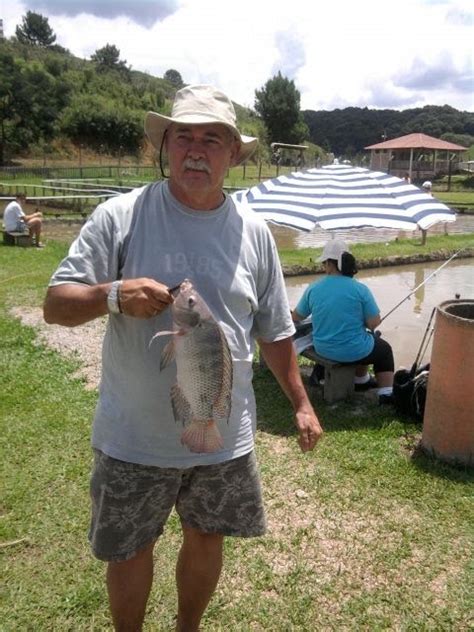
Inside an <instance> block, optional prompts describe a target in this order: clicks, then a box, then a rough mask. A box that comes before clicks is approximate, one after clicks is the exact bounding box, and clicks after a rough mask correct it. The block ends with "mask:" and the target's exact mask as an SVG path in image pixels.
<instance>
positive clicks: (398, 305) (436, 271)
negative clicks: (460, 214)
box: [380, 246, 468, 323]
mask: <svg viewBox="0 0 474 632" xmlns="http://www.w3.org/2000/svg"><path fill="white" fill-rule="evenodd" d="M467 247H468V246H463V247H462V248H461V249H460V250H458V251H457V252H455V253H454V255H452V256H451V257H449V259H448V260H447V261H445V262H444V263H443V264H441V265H440V266H439V268H436V270H435V271H434V272H432V273H431V274H430V275H429V276H428V277H426V279H425V280H424V281H422V282H421V283H420V284H419V285H417V286H416V288H415V289H413V290H412V291H411V292H410V293H409V294H407V295H406V296H405V298H403V299H402V300H401V301H400V302H399V303H397V304H396V305H395V307H392V309H391V310H390V311H389V312H387V313H386V314H385V316H384V317H383V318H382V320H381V321H380V322H381V323H382V322H383V321H384V320H385V319H386V318H387V316H390V314H393V312H394V311H395V310H396V309H398V308H399V307H400V305H402V304H403V303H404V302H405V301H407V300H408V299H409V298H410V297H411V296H412V295H413V294H414V293H415V292H416V291H417V290H419V289H420V287H423V286H424V285H425V283H428V281H429V280H430V279H431V277H434V276H435V274H437V273H438V272H439V271H440V270H442V269H443V268H444V267H445V266H447V265H448V263H449V262H450V261H452V260H453V259H454V258H455V257H457V256H458V254H459V253H460V252H462V251H463V250H466V248H467Z"/></svg>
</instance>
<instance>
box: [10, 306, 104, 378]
mask: <svg viewBox="0 0 474 632" xmlns="http://www.w3.org/2000/svg"><path fill="white" fill-rule="evenodd" d="M10 313H11V314H12V315H13V316H15V317H16V318H19V319H20V320H21V322H22V324H23V325H27V326H29V327H33V328H34V329H35V330H36V331H37V333H38V339H39V341H40V342H43V343H45V344H46V345H48V346H49V347H51V348H52V349H55V350H56V351H59V352H60V353H62V354H64V355H67V356H70V357H74V358H77V359H78V360H79V361H80V362H81V367H80V368H79V369H78V371H77V375H78V376H79V377H83V378H85V380H86V387H87V388H90V389H94V388H97V386H98V384H99V381H100V371H101V355H102V339H103V337H104V333H105V328H106V325H107V317H104V318H97V319H95V320H93V321H91V322H90V323H86V324H85V325H80V326H79V327H62V326H61V325H47V324H46V323H45V322H44V320H43V312H42V310H41V309H39V308H34V309H31V308H19V307H14V308H13V309H12V310H11V312H10Z"/></svg>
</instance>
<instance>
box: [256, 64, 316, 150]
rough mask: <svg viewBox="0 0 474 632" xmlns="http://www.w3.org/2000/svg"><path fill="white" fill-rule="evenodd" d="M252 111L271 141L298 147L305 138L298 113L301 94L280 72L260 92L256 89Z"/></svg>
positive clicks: (303, 125)
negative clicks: (257, 115) (261, 121)
mask: <svg viewBox="0 0 474 632" xmlns="http://www.w3.org/2000/svg"><path fill="white" fill-rule="evenodd" d="M255 110H256V111H257V112H258V114H260V116H261V117H262V119H263V122H264V123H265V126H266V128H267V130H268V136H269V139H270V142H279V143H291V144H298V143H301V142H302V141H303V140H304V139H305V138H307V137H308V134H309V130H308V127H307V125H306V124H305V123H304V121H303V117H302V114H301V111H300V93H299V91H298V90H297V89H296V87H295V84H294V81H290V80H289V79H287V78H286V77H283V76H282V75H281V73H280V72H279V73H278V74H277V75H275V76H274V77H273V78H272V79H269V80H268V81H267V83H266V84H265V85H264V86H263V88H262V89H261V90H255Z"/></svg>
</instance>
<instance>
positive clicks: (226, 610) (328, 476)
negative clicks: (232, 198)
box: [0, 241, 474, 632]
mask: <svg viewBox="0 0 474 632" xmlns="http://www.w3.org/2000/svg"><path fill="white" fill-rule="evenodd" d="M65 248H66V247H65V245H64V244H57V243H54V242H51V241H50V242H48V245H47V247H46V248H45V249H44V250H35V249H20V248H7V247H2V246H0V264H1V265H0V306H1V307H0V339H1V346H2V353H1V355H0V387H1V391H0V392H1V393H2V397H1V398H0V419H1V434H0V445H1V459H0V461H1V466H0V468H1V470H0V477H1V478H0V480H1V481H2V487H3V490H2V498H3V506H2V510H1V517H0V541H1V542H2V543H12V542H14V541H17V540H20V542H18V543H17V544H10V545H9V546H6V547H3V548H0V556H1V557H2V579H3V582H2V584H3V589H2V590H3V592H2V596H1V603H0V621H1V622H2V623H1V624H0V629H1V630H2V632H3V631H5V632H17V631H18V630H35V631H36V630H39V631H43V630H45V631H46V630H48V631H49V630H54V631H56V630H58V631H59V630H60V631H61V632H62V631H66V630H68V631H71V632H81V631H84V632H85V631H86V630H87V631H91V630H94V632H96V631H99V630H100V631H102V630H103V631H105V630H110V629H111V626H110V621H109V617H108V612H107V605H106V596H105V590H104V582H103V575H104V567H103V565H102V564H101V563H100V562H97V561H95V560H94V559H93V558H92V556H91V554H90V552H89V549H88V545H87V541H86V534H87V528H88V515H89V501H88V478H89V469H90V464H91V453H90V447H89V435H90V419H91V417H92V414H93V409H94V405H95V401H96V392H95V391H89V390H86V389H85V388H84V383H83V382H82V381H81V380H80V379H77V378H75V377H74V372H75V369H76V367H77V361H76V360H74V359H71V358H69V359H66V358H64V357H62V356H59V355H58V354H57V353H56V352H53V351H51V350H49V349H48V348H46V347H45V346H44V345H43V344H41V343H40V342H39V341H38V338H37V335H36V333H37V332H35V330H34V329H32V328H29V327H24V326H22V325H21V324H20V323H19V321H17V320H16V319H14V318H12V317H11V315H10V314H9V309H10V308H11V307H14V306H22V307H24V308H34V307H39V306H40V304H41V301H42V297H43V295H44V289H45V286H46V284H47V281H48V278H49V276H50V274H51V272H52V271H53V270H54V269H55V267H56V265H57V263H58V262H59V260H60V258H61V257H62V256H63V255H64V253H65ZM382 252H383V251H382ZM379 253H380V251H379ZM254 383H255V389H256V396H257V404H258V418H259V429H258V433H257V450H258V456H259V460H260V464H261V470H262V477H263V485H264V493H265V503H266V507H267V514H268V522H269V532H268V534H267V535H266V536H265V537H262V538H257V539H252V540H237V539H236V540H228V541H227V542H226V547H225V557H226V559H225V565H224V571H223V575H222V578H221V582H220V584H219V587H218V590H217V593H216V595H215V597H214V599H213V600H212V602H211V604H210V607H209V609H208V611H207V613H206V615H205V619H204V621H203V625H202V629H203V630H209V631H215V632H217V631H220V630H232V631H239V632H240V631H244V630H269V631H272V632H273V631H277V630H278V631H280V630H285V631H286V630H288V631H301V632H306V631H308V630H388V629H391V630H392V629H393V630H395V629H396V630H407V631H408V630H456V631H458V630H459V631H461V630H466V631H467V630H469V629H472V628H470V625H471V624H472V620H471V621H470V620H469V616H470V613H472V607H473V605H474V604H473V603H472V595H473V585H472V571H471V572H470V570H469V560H470V558H471V556H472V483H473V478H472V472H471V473H470V472H469V471H467V470H466V469H463V468H455V467H452V466H449V465H447V464H443V463H441V462H439V461H435V460H431V459H428V458H427V457H425V456H423V455H421V454H418V453H413V450H412V448H413V445H414V443H415V442H416V440H417V437H418V434H417V433H418V431H419V428H418V427H416V426H414V425H411V424H408V425H404V423H403V422H402V420H400V419H398V418H397V417H396V416H395V415H394V414H393V411H391V410H385V409H379V408H378V407H376V406H374V405H373V404H371V402H370V400H367V399H366V398H361V399H360V400H359V399H357V400H355V401H354V402H352V403H341V404H337V405H331V406H329V405H325V404H324V402H322V401H321V399H320V395H319V394H315V393H314V392H312V395H313V396H315V397H316V399H315V405H316V408H317V411H318V414H319V415H320V418H321V421H322V423H323V426H324V428H325V431H326V434H325V437H324V439H323V441H322V442H321V444H320V446H319V447H318V448H317V450H316V451H315V452H314V453H311V454H307V455H302V454H301V453H300V452H299V450H298V448H297V444H296V436H295V432H294V428H293V424H292V415H291V410H290V407H289V406H288V403H287V402H286V400H285V398H284V396H283V395H282V394H281V392H280V390H279V389H278V387H277V386H276V383H275V381H274V379H273V377H272V376H271V374H270V373H269V372H268V371H267V370H265V369H258V368H257V367H256V369H255V380H254ZM178 546H179V528H178V524H177V520H176V517H175V516H173V517H172V519H171V521H170V523H169V525H168V528H167V530H166V532H165V534H164V536H163V538H162V542H160V543H159V544H158V545H157V547H156V552H155V557H156V573H155V581H154V586H153V591H152V594H151V597H150V602H149V607H148V614H147V625H146V628H145V629H146V630H148V631H153V632H161V631H163V630H171V629H172V622H173V617H174V614H175V611H176V595H175V588H174V564H175V561H176V551H177V547H178Z"/></svg>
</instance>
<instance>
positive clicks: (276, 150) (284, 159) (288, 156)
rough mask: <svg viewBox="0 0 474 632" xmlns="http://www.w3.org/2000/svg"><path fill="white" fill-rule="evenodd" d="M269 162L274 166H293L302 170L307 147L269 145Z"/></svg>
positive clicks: (286, 144) (281, 144)
mask: <svg viewBox="0 0 474 632" xmlns="http://www.w3.org/2000/svg"><path fill="white" fill-rule="evenodd" d="M270 147H271V150H272V156H271V162H272V164H274V165H287V166H295V167H297V168H298V169H301V168H304V166H305V159H304V152H305V151H306V150H307V149H308V145H290V144H289V143H271V145H270Z"/></svg>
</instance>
